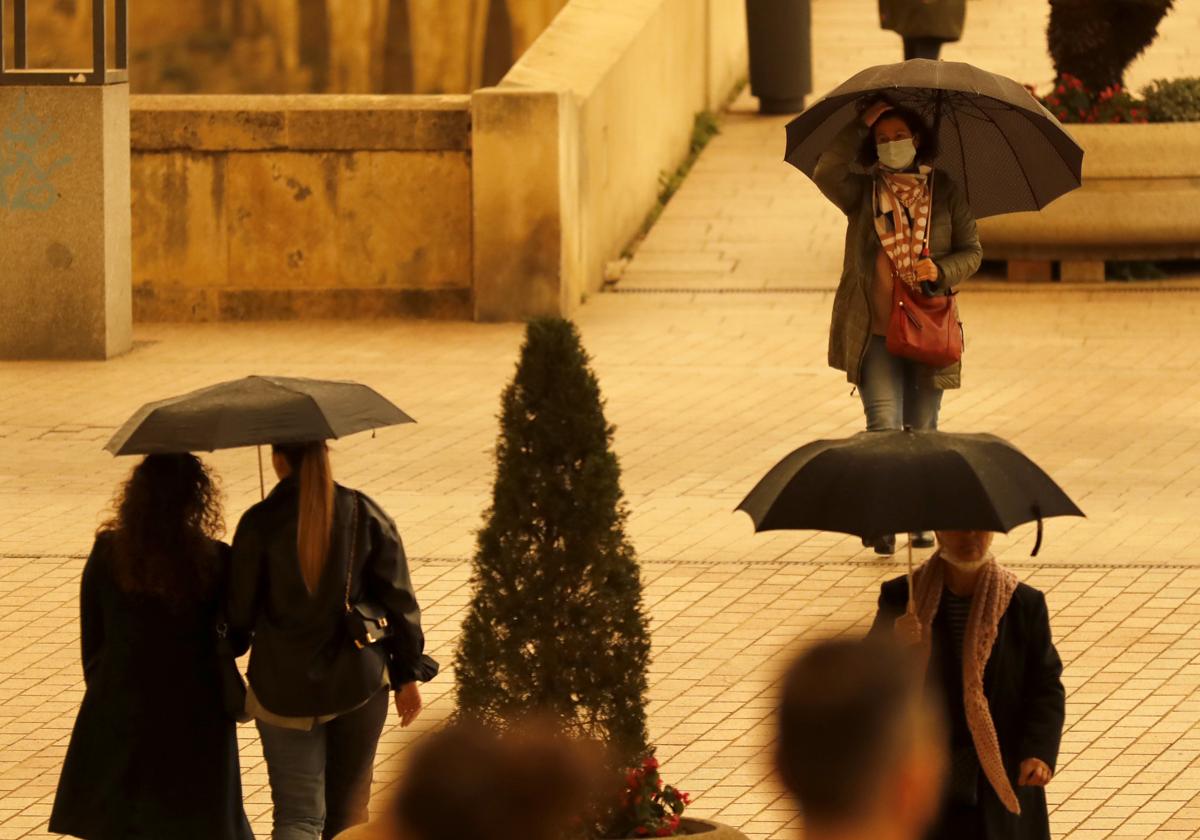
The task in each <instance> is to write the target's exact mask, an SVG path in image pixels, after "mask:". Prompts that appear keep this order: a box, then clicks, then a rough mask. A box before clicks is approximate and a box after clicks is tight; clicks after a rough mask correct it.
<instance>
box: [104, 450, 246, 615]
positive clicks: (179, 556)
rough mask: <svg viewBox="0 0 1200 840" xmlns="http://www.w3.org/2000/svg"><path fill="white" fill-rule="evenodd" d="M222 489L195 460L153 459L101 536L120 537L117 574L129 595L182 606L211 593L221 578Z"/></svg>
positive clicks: (124, 492) (126, 488)
mask: <svg viewBox="0 0 1200 840" xmlns="http://www.w3.org/2000/svg"><path fill="white" fill-rule="evenodd" d="M223 529H224V524H223V522H222V518H221V500H220V491H219V489H218V488H217V485H216V482H215V481H214V479H213V477H212V474H211V473H210V472H209V470H208V468H207V467H206V466H205V465H204V463H203V462H202V461H201V460H200V459H199V458H197V457H196V456H195V455H187V454H185V455H147V456H146V457H145V458H143V459H142V461H141V462H140V463H139V464H138V465H137V466H136V467H134V468H133V472H132V473H130V476H129V478H128V479H127V480H126V482H125V483H124V484H123V485H122V486H121V488H120V490H119V491H118V492H117V496H116V498H115V499H114V500H113V514H112V516H111V517H110V518H109V519H108V521H106V522H105V523H104V524H103V525H102V526H100V530H101V531H107V532H111V533H112V534H113V538H114V539H115V548H116V551H115V558H114V560H115V566H114V570H115V574H116V579H117V583H118V585H120V586H121V588H122V589H124V590H125V591H127V592H138V593H143V594H147V595H153V596H156V597H158V598H161V599H163V600H166V601H168V602H172V603H175V604H179V603H185V602H192V601H194V600H196V598H197V597H198V596H203V595H204V594H206V593H207V592H208V591H209V590H210V588H211V586H212V585H213V582H214V580H215V576H216V566H215V563H214V560H215V556H214V552H213V547H212V543H211V541H210V539H215V538H216V537H218V536H220V534H221V532H222V530H223Z"/></svg>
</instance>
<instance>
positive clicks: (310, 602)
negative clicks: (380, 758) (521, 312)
mask: <svg viewBox="0 0 1200 840" xmlns="http://www.w3.org/2000/svg"><path fill="white" fill-rule="evenodd" d="M272 463H273V465H274V468H275V473H276V475H277V476H278V477H279V483H278V484H277V485H276V486H275V488H274V489H273V490H272V491H271V493H270V494H268V496H267V497H266V499H264V500H263V501H261V502H259V503H258V504H256V505H254V506H253V507H251V508H250V509H249V510H248V511H246V513H245V515H243V517H242V520H241V522H240V523H239V524H238V528H237V532H236V533H235V534H234V539H233V569H232V574H231V585H230V591H229V604H228V614H229V622H230V626H231V627H233V628H234V629H235V630H237V631H240V632H246V633H252V634H253V643H252V646H251V649H250V665H249V671H248V674H247V678H248V681H249V687H248V690H247V697H246V711H247V712H248V713H249V714H250V715H251V716H253V717H254V718H255V721H256V724H257V726H258V731H259V735H260V738H261V740H262V749H263V757H264V758H265V759H266V762H267V775H268V779H269V781H270V785H271V799H272V802H273V804H274V812H273V814H274V829H273V831H272V835H271V836H272V838H274V840H316V838H331V837H333V836H334V835H336V834H338V833H339V832H341V831H342V830H343V829H345V828H347V827H349V826H352V825H357V824H360V823H363V822H366V820H367V806H368V802H369V800H370V794H371V779H372V773H373V765H374V761H375V750H376V746H377V744H378V742H379V737H380V735H381V733H382V731H383V727H384V723H385V722H386V719H387V714H388V705H389V703H388V694H389V689H390V690H391V691H392V692H394V694H395V706H396V711H397V713H398V714H399V717H400V724H401V726H408V725H409V724H411V723H412V722H413V721H414V720H415V719H416V717H417V715H418V714H419V713H420V711H421V694H420V691H419V690H418V688H417V681H418V680H422V681H425V680H428V679H431V678H432V677H433V675H434V674H435V673H436V663H434V662H433V660H431V659H429V657H427V656H425V655H424V653H423V652H424V646H425V637H424V634H423V633H422V631H421V614H420V609H419V607H418V604H417V599H416V596H415V594H414V592H413V587H412V581H411V579H410V577H409V572H408V563H407V560H406V559H405V555H404V548H403V546H402V544H401V542H400V536H399V534H398V533H397V531H396V526H395V524H394V523H393V522H392V520H391V519H390V518H388V516H387V514H385V513H384V512H383V510H382V509H381V508H380V507H379V506H378V505H377V504H376V503H375V502H374V501H372V500H371V499H370V498H368V497H367V496H366V495H364V494H362V493H360V492H358V491H356V490H351V489H349V488H347V487H342V486H341V485H338V484H336V483H334V480H333V474H332V468H331V465H330V459H329V450H328V448H327V447H326V445H325V443H324V442H315V443H307V444H299V445H289V446H275V447H273V448H272ZM372 616H374V617H376V619H379V618H382V619H383V620H382V621H378V620H376V621H375V622H374V624H373V629H372V633H373V634H374V635H375V636H379V635H383V636H385V638H383V639H381V640H379V641H374V642H372V637H365V636H364V635H363V633H362V632H361V631H362V630H363V629H364V627H365V623H364V617H367V618H370V617H372ZM367 623H370V622H367Z"/></svg>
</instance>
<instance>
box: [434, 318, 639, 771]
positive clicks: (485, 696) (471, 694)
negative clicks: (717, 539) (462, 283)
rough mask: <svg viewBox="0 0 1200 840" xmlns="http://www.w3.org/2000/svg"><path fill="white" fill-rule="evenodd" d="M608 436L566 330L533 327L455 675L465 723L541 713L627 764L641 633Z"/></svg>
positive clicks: (633, 751) (595, 389) (543, 323)
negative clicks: (608, 749)
mask: <svg viewBox="0 0 1200 840" xmlns="http://www.w3.org/2000/svg"><path fill="white" fill-rule="evenodd" d="M612 433H613V427H612V426H610V425H609V424H608V422H607V421H606V420H605V418H604V403H603V400H602V398H601V395H600V388H599V385H598V384H597V382H596V377H595V376H594V375H593V373H592V371H591V369H590V367H589V359H588V356H587V354H586V353H585V352H584V350H583V347H582V346H581V344H580V341H579V335H578V333H577V332H576V330H575V327H574V325H573V324H572V323H571V322H569V321H564V320H561V319H543V320H537V321H533V322H532V323H530V324H529V326H528V329H527V331H526V336H525V344H524V346H523V347H522V349H521V358H520V362H519V363H518V365H517V371H516V375H515V378H514V379H513V381H512V383H511V384H510V385H509V386H508V388H507V389H506V390H505V391H504V396H503V398H502V403H501V413H500V437H499V441H498V443H497V447H496V477H495V486H494V491H493V498H492V505H491V507H490V508H489V509H488V511H487V513H486V514H485V525H484V527H483V529H482V530H481V531H480V533H479V540H478V547H477V550H476V554H475V558H474V564H473V572H472V585H473V588H474V596H473V597H472V599H471V603H470V606H469V608H468V612H467V616H466V619H465V620H464V622H463V629H462V639H461V642H460V645H459V649H458V652H457V655H456V657H455V671H456V679H457V699H458V714H459V715H460V716H461V717H463V718H466V719H470V720H475V721H479V722H482V723H484V724H486V725H488V726H491V727H495V728H503V727H504V726H505V725H506V724H507V722H509V721H513V720H516V719H519V718H522V717H525V716H527V715H529V714H540V715H548V716H550V717H551V718H552V719H554V720H557V721H558V722H559V723H560V725H561V727H562V729H563V731H564V732H566V733H568V734H571V735H576V736H583V737H590V738H595V739H597V740H600V741H602V742H603V743H605V744H607V745H608V746H609V747H610V749H612V750H613V754H614V759H616V760H618V761H620V762H621V763H622V765H623V766H631V765H633V764H635V763H636V762H637V760H638V759H639V758H641V757H642V756H643V755H644V754H645V753H646V751H647V749H648V747H647V743H646V741H647V736H646V712H645V693H646V666H647V662H648V658H649V652H650V634H649V630H648V627H647V622H646V616H645V613H644V611H643V608H642V586H641V578H640V574H639V570H638V566H637V561H636V558H635V555H634V550H633V547H632V545H631V544H630V542H629V540H628V539H627V538H626V536H625V528H624V526H625V520H626V516H627V510H626V506H625V503H624V500H623V496H622V493H621V487H620V467H619V465H618V463H617V458H616V455H614V454H613V452H612Z"/></svg>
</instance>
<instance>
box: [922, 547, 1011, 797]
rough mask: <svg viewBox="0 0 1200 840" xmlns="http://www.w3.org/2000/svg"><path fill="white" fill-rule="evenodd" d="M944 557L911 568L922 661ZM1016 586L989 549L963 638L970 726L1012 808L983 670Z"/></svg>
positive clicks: (990, 775) (983, 761)
mask: <svg viewBox="0 0 1200 840" xmlns="http://www.w3.org/2000/svg"><path fill="white" fill-rule="evenodd" d="M945 571H946V561H945V560H944V559H943V558H942V556H941V551H940V550H939V551H937V552H935V553H934V554H933V556H931V557H930V558H929V559H928V560H927V561H925V563H924V564H923V565H922V566H921V567H920V568H919V569H917V570H916V572H914V573H913V578H914V581H915V584H914V586H913V591H914V594H915V597H914V602H915V607H916V612H917V617H918V618H919V619H920V620H921V628H922V638H921V650H922V657H923V658H922V661H923V662H924V664H925V666H926V667H928V665H929V654H930V650H931V646H932V638H933V619H934V616H936V615H937V609H938V603H939V602H940V601H941V598H942V587H943V586H944V585H945ZM1016 588H1017V576H1016V575H1014V574H1013V573H1012V572H1010V571H1009V570H1008V569H1005V568H1004V567H1003V566H1001V565H1000V564H999V563H997V562H996V561H995V559H994V558H993V557H992V556H991V555H988V560H987V563H986V564H985V565H984V567H983V568H982V569H981V570H980V572H979V579H978V581H977V583H976V584H975V594H974V595H973V596H972V598H971V612H970V614H969V615H968V617H967V632H966V636H965V638H964V639H963V655H962V663H963V705H964V707H965V711H966V715H967V728H969V729H970V730H971V740H972V741H974V742H975V753H976V755H977V756H978V757H979V766H980V767H981V768H982V769H983V772H984V775H986V776H987V779H988V781H989V782H990V783H991V785H992V789H993V790H995V791H996V795H997V796H999V797H1000V801H1001V802H1003V803H1004V807H1005V808H1007V809H1008V810H1009V811H1011V812H1012V813H1014V814H1020V813H1021V806H1020V804H1019V803H1018V802H1017V795H1016V794H1015V793H1014V792H1013V789H1012V784H1011V783H1010V782H1009V780H1008V773H1007V772H1005V770H1004V761H1003V759H1002V758H1001V757H1000V741H999V739H998V738H997V737H996V724H995V723H994V722H993V721H992V713H991V710H990V709H989V708H988V702H987V697H986V696H985V695H984V693H983V672H984V669H985V668H986V667H987V662H988V659H989V658H990V657H991V655H992V645H994V644H995V642H996V631H997V629H998V628H999V626H1000V618H1001V617H1002V616H1003V615H1004V611H1005V610H1007V609H1008V603H1009V601H1011V600H1012V596H1013V592H1014V591H1015V590H1016Z"/></svg>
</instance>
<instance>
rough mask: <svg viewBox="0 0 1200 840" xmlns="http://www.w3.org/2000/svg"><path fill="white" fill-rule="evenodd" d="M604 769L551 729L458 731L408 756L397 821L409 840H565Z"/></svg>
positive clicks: (461, 727)
mask: <svg viewBox="0 0 1200 840" xmlns="http://www.w3.org/2000/svg"><path fill="white" fill-rule="evenodd" d="M603 766H604V765H603V761H601V756H600V754H599V752H598V751H594V750H592V749H589V748H588V747H587V746H586V745H584V744H581V743H579V742H574V741H570V740H567V739H564V738H562V737H561V736H557V735H554V734H552V732H551V730H549V729H541V728H528V727H526V728H522V729H519V730H517V731H514V732H511V733H506V734H501V735H498V734H496V733H494V732H491V731H489V730H487V729H484V728H482V727H478V726H475V725H472V724H456V725H453V726H450V727H448V728H446V729H442V730H439V731H437V732H434V733H433V734H431V735H428V736H426V737H425V738H423V739H421V740H420V741H419V742H418V743H417V744H416V746H415V747H414V748H413V749H412V750H411V751H410V753H409V760H408V769H407V771H406V772H405V775H404V780H403V781H402V782H401V785H400V791H399V794H398V796H397V797H396V800H395V804H394V806H393V816H394V818H395V820H394V821H395V823H396V825H397V827H398V828H399V830H400V836H401V837H403V838H404V840H561V838H562V837H565V836H570V835H569V834H568V832H569V831H571V830H572V829H575V828H577V827H579V826H581V825H582V824H583V822H584V821H585V820H586V819H587V818H588V816H589V811H590V808H591V807H592V806H593V804H594V803H595V801H596V798H597V794H598V792H599V791H600V783H601V779H602V778H603V776H602V773H603Z"/></svg>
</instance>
